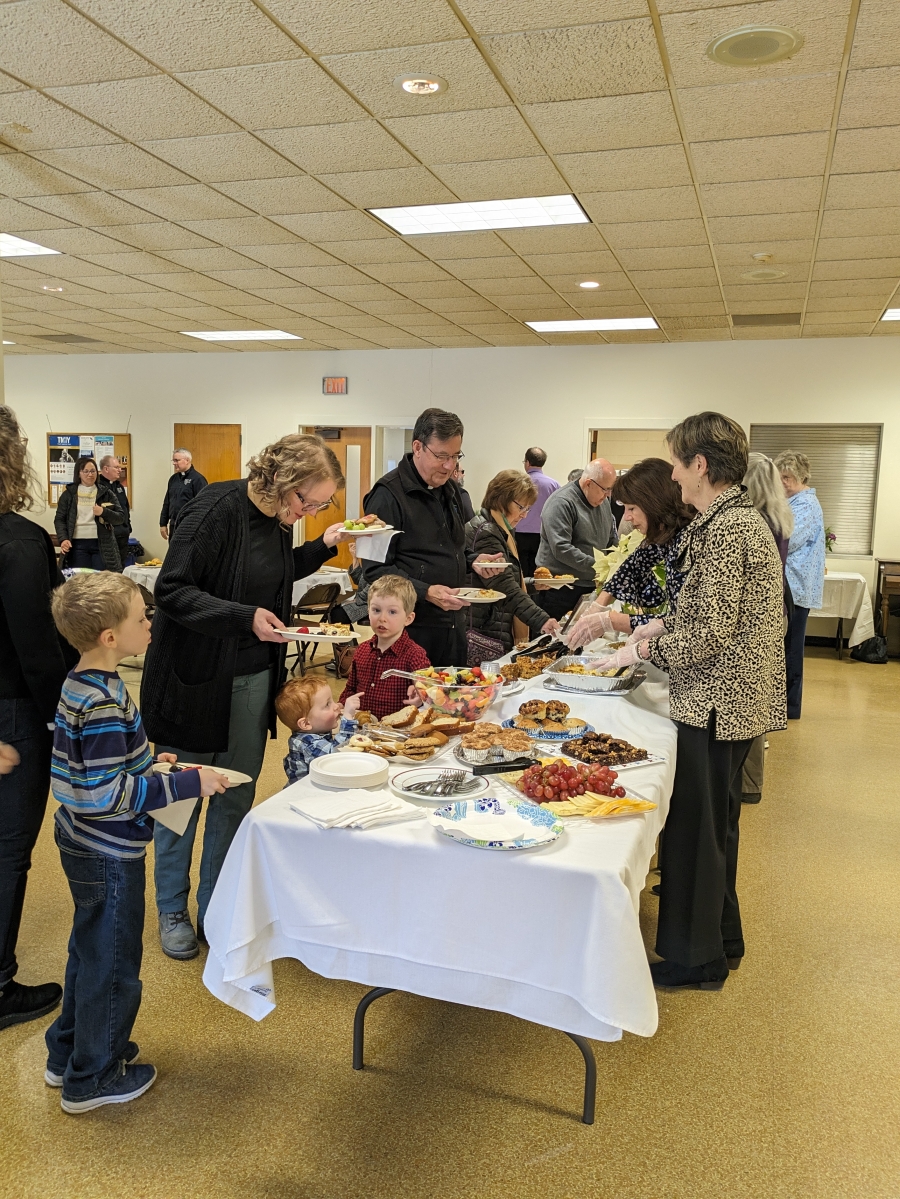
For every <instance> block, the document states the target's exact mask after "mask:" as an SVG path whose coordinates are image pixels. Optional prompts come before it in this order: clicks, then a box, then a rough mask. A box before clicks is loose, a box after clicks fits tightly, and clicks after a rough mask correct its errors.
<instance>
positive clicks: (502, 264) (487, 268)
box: [441, 254, 535, 279]
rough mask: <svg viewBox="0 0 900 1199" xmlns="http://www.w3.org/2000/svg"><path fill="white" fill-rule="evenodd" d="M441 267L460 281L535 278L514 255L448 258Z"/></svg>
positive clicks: (527, 267)
mask: <svg viewBox="0 0 900 1199" xmlns="http://www.w3.org/2000/svg"><path fill="white" fill-rule="evenodd" d="M441 265H443V266H444V267H446V269H447V270H448V271H450V272H451V273H452V274H454V275H456V277H457V278H459V279H514V278H516V277H522V278H532V279H533V278H535V274H534V271H532V270H531V268H530V267H529V266H527V265H526V264H525V263H524V262H523V261H522V260H521V258H517V257H516V256H515V255H512V254H504V255H499V256H498V257H496V258H447V259H444V260H443V262H442V264H441Z"/></svg>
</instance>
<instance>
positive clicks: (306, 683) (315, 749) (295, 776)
mask: <svg viewBox="0 0 900 1199" xmlns="http://www.w3.org/2000/svg"><path fill="white" fill-rule="evenodd" d="M358 710H359V696H358V695H351V696H350V697H349V698H348V699H347V701H346V703H344V704H343V705H341V704H340V703H339V702H337V701H336V700H335V699H333V698H332V695H331V688H330V687H329V685H328V683H327V682H326V681H325V680H324V679H323V678H321V677H318V678H317V677H316V676H315V675H306V676H305V677H304V678H302V679H289V680H288V682H286V683H285V685H284V686H283V687H282V688H281V690H280V691H279V692H278V694H277V695H276V697H275V711H276V712H277V713H278V719H279V720H280V721H281V723H282V724H284V725H287V727H288V728H289V729H290V730H291V734H292V735H291V739H290V741H288V753H287V757H286V758H285V759H284V772H285V774H286V775H287V778H288V781H287V783H286V784H285V786H289V785H290V784H291V783H296V782H299V780H300V779H302V778H305V777H306V776H307V774H309V764H310V762H311V761H312V760H313V758H321V757H322V755H323V754H330V753H334V751H335V750H336V749H338V748H339V747H340V746H341V745H346V743H347V741H349V739H350V738H351V737H352V736H353V734H354V733H357V732H359V725H358V724H357V722H356V720H355V719H354V717H355V716H356V713H357V711H358Z"/></svg>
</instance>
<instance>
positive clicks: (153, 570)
mask: <svg viewBox="0 0 900 1199" xmlns="http://www.w3.org/2000/svg"><path fill="white" fill-rule="evenodd" d="M161 570H162V567H161V566H140V565H138V566H126V567H125V569H124V570H123V571H122V574H123V575H126V576H127V577H128V578H129V579H133V580H134V582H135V583H139V584H140V585H141V587H146V588H147V590H148V591H149V592H150V594H151V595H152V594H153V592H154V590H155V588H156V580H157V579H158V578H159V572H160V571H161Z"/></svg>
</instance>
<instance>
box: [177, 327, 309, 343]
mask: <svg viewBox="0 0 900 1199" xmlns="http://www.w3.org/2000/svg"><path fill="white" fill-rule="evenodd" d="M181 332H182V334H183V335H184V336H185V337H198V338H199V339H200V340H201V341H302V340H303V338H302V337H298V336H297V334H296V333H285V332H284V330H283V329H219V330H213V331H212V332H208V331H204V332H202V333H189V332H188V331H187V329H182V330H181Z"/></svg>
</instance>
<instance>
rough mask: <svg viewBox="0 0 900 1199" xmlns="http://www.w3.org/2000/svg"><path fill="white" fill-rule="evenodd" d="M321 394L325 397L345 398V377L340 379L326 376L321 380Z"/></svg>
mask: <svg viewBox="0 0 900 1199" xmlns="http://www.w3.org/2000/svg"><path fill="white" fill-rule="evenodd" d="M322 394H323V395H327V396H345V395H346V394H347V376H346V375H343V376H342V377H341V378H337V377H332V376H329V375H326V376H325V378H324V379H323V380H322Z"/></svg>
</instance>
